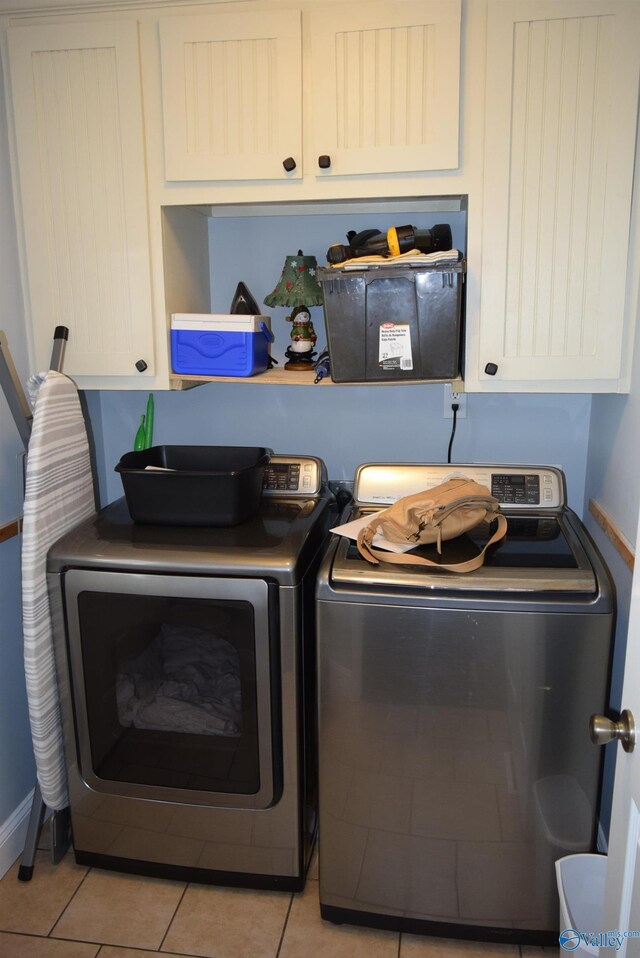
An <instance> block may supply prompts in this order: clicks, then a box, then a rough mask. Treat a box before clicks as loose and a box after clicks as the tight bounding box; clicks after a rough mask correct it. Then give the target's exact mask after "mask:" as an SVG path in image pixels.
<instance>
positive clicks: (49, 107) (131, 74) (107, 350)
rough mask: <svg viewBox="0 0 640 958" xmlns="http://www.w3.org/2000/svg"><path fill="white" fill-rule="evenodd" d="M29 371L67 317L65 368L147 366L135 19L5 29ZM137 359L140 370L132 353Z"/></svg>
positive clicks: (87, 371)
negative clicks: (23, 258) (30, 344)
mask: <svg viewBox="0 0 640 958" xmlns="http://www.w3.org/2000/svg"><path fill="white" fill-rule="evenodd" d="M8 42H9V68H10V75H11V89H12V96H13V113H14V117H15V133H16V152H17V169H16V170H15V174H16V181H17V183H18V189H19V196H20V200H21V204H20V206H21V210H20V212H21V214H22V225H23V229H24V246H25V252H26V264H25V267H26V268H25V274H26V280H27V290H26V299H27V305H28V308H29V310H30V314H31V324H32V328H33V339H34V349H35V354H34V356H32V362H33V364H34V368H35V369H48V365H47V363H48V361H49V354H50V352H51V336H52V335H53V330H54V327H55V326H57V325H63V326H68V327H69V331H70V336H69V344H68V347H67V350H66V352H65V364H64V365H65V372H67V373H69V375H70V376H134V377H136V376H139V375H140V376H142V377H146V378H148V377H150V376H151V375H153V372H154V368H153V367H154V355H153V327H152V321H153V315H152V306H151V273H150V260H149V232H148V222H147V194H146V189H147V186H146V172H145V156H144V134H143V124H142V90H141V86H140V62H139V50H138V26H137V24H136V22H135V21H134V20H123V21H115V20H114V21H108V22H107V21H96V22H93V21H87V22H83V23H58V24H48V25H47V26H37V25H25V26H18V27H13V28H11V29H10V30H9V31H8ZM140 361H142V363H141V366H142V372H139V371H138V370H139V369H140V366H138V367H137V366H136V363H139V362H140Z"/></svg>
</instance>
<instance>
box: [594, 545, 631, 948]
mask: <svg viewBox="0 0 640 958" xmlns="http://www.w3.org/2000/svg"><path fill="white" fill-rule="evenodd" d="M639 549H640V528H639V531H638V538H637V542H636V555H638V550H639ZM622 706H623V708H625V709H629V711H631V712H632V714H633V715H634V716H635V719H636V727H638V722H639V721H640V569H639V568H638V567H636V570H635V574H634V577H633V588H632V594H631V611H630V617H629V633H628V640H627V657H626V662H625V676H624V689H623V694H622ZM616 747H617V748H618V754H617V756H616V778H615V788H614V793H613V813H612V820H611V834H610V838H609V855H608V861H607V887H606V893H605V904H604V914H603V920H602V929H601V930H602V931H603V932H606V931H613V930H619V931H620V932H625V931H635V932H637V933H638V934H639V935H640V854H639V842H640V744H637V745H636V747H635V749H634V751H633V752H625V751H623V749H622V746H620V745H618V746H615V745H613V744H612V745H609V746H608V748H616ZM617 947H618V943H617V942H616V945H615V948H617ZM600 953H601V955H603V956H606V955H614V954H615V955H616V956H618V958H637V956H640V937H638V938H627V939H623V940H622V942H621V946H620V948H619V950H611V949H609V948H604V949H601V951H600Z"/></svg>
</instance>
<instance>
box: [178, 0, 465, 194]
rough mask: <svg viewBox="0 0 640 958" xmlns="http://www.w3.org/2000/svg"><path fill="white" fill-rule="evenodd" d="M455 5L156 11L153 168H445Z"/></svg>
mask: <svg viewBox="0 0 640 958" xmlns="http://www.w3.org/2000/svg"><path fill="white" fill-rule="evenodd" d="M460 17H461V12H460V0H393V2H375V0H374V2H361V3H347V4H326V3H323V2H322V0H320V2H316V3H309V4H307V5H306V6H304V9H303V11H302V12H301V11H300V10H295V9H293V10H292V9H287V10H269V11H263V12H253V13H245V12H239V13H219V12H217V11H214V12H208V13H207V14H203V15H199V16H187V15H185V16H182V15H173V16H166V17H163V18H161V19H160V45H161V61H162V62H161V69H162V114H163V124H164V152H165V177H166V179H167V180H168V181H189V180H191V181H216V180H231V181H234V180H265V179H274V180H281V181H282V180H287V179H290V180H296V179H299V178H301V177H302V176H303V175H308V176H320V177H330V176H332V175H335V176H340V175H344V174H376V173H403V172H408V171H421V172H424V171H430V170H448V169H456V168H457V167H458V165H459V158H458V118H459V99H458V98H459V77H460ZM304 37H307V40H306V41H304V39H303V38H304ZM303 49H304V51H305V53H304V55H305V57H309V58H310V61H311V62H310V63H308V64H306V65H305V66H304V67H303V63H302V59H303ZM303 77H304V79H303ZM303 84H308V86H305V89H304V90H303ZM303 103H305V104H306V106H307V108H308V109H309V111H310V113H311V114H312V116H313V121H312V122H303V120H304V119H305V118H304V117H303ZM306 119H307V120H310V118H309V117H307V118H306ZM303 128H305V129H306V130H307V132H308V138H307V140H305V142H304V146H303ZM303 148H304V154H305V155H304V157H303Z"/></svg>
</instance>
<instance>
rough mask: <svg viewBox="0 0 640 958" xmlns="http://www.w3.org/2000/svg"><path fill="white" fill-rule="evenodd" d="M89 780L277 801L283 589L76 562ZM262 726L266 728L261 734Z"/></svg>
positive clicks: (74, 682)
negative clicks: (112, 569)
mask: <svg viewBox="0 0 640 958" xmlns="http://www.w3.org/2000/svg"><path fill="white" fill-rule="evenodd" d="M64 578H65V582H64V595H65V607H66V617H67V634H68V658H69V669H70V673H71V675H70V678H71V689H72V696H73V704H74V711H75V716H76V728H77V733H76V741H77V750H78V755H77V759H78V765H79V772H80V776H81V778H82V779H83V780H84V781H85V782H86V783H87V785H88V786H89V787H90V788H91V789H93V790H94V791H96V792H107V793H111V794H117V795H122V796H131V797H137V798H149V799H155V800H159V801H178V802H184V801H185V800H187V793H188V800H189V802H191V803H196V804H197V803H202V804H206V805H212V804H215V805H220V806H229V807H236V808H238V807H240V808H266V807H268V806H269V805H272V804H274V802H276V801H277V800H278V797H279V794H280V791H281V781H280V779H281V775H280V772H279V769H280V766H281V758H280V756H281V743H280V735H279V732H278V731H277V729H278V728H279V722H278V721H277V718H276V716H277V715H279V711H280V709H279V704H278V703H279V683H278V675H277V668H276V665H277V658H276V656H275V650H277V648H278V641H277V634H276V628H275V622H276V606H277V588H276V587H275V586H270V585H269V584H268V583H267V582H265V581H263V580H260V579H232V578H209V577H208V578H198V577H192V576H171V575H151V574H141V575H136V574H130V573H125V572H102V571H89V570H71V571H68V572H67V573H66V574H65V577H64ZM258 729H259V730H260V734H258Z"/></svg>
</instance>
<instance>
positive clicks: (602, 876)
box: [556, 855, 607, 956]
mask: <svg viewBox="0 0 640 958" xmlns="http://www.w3.org/2000/svg"><path fill="white" fill-rule="evenodd" d="M606 875H607V856H606V855H568V856H567V857H566V858H559V859H558V860H557V861H556V878H557V881H558V897H559V898H560V935H562V933H563V931H566V930H567V929H570V928H572V929H573V930H574V931H577V932H580V933H585V932H591V933H593V934H598V933H599V932H601V931H602V930H603V929H602V909H603V905H604V886H605V882H606ZM598 952H599V949H598V947H597V946H593V945H588V944H587V943H586V942H584V941H581V942H580V945H579V947H577V948H566V949H563V948H561V949H560V954H561V955H563V954H565V953H566V954H567V955H568V954H571V955H581V956H582V955H598Z"/></svg>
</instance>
